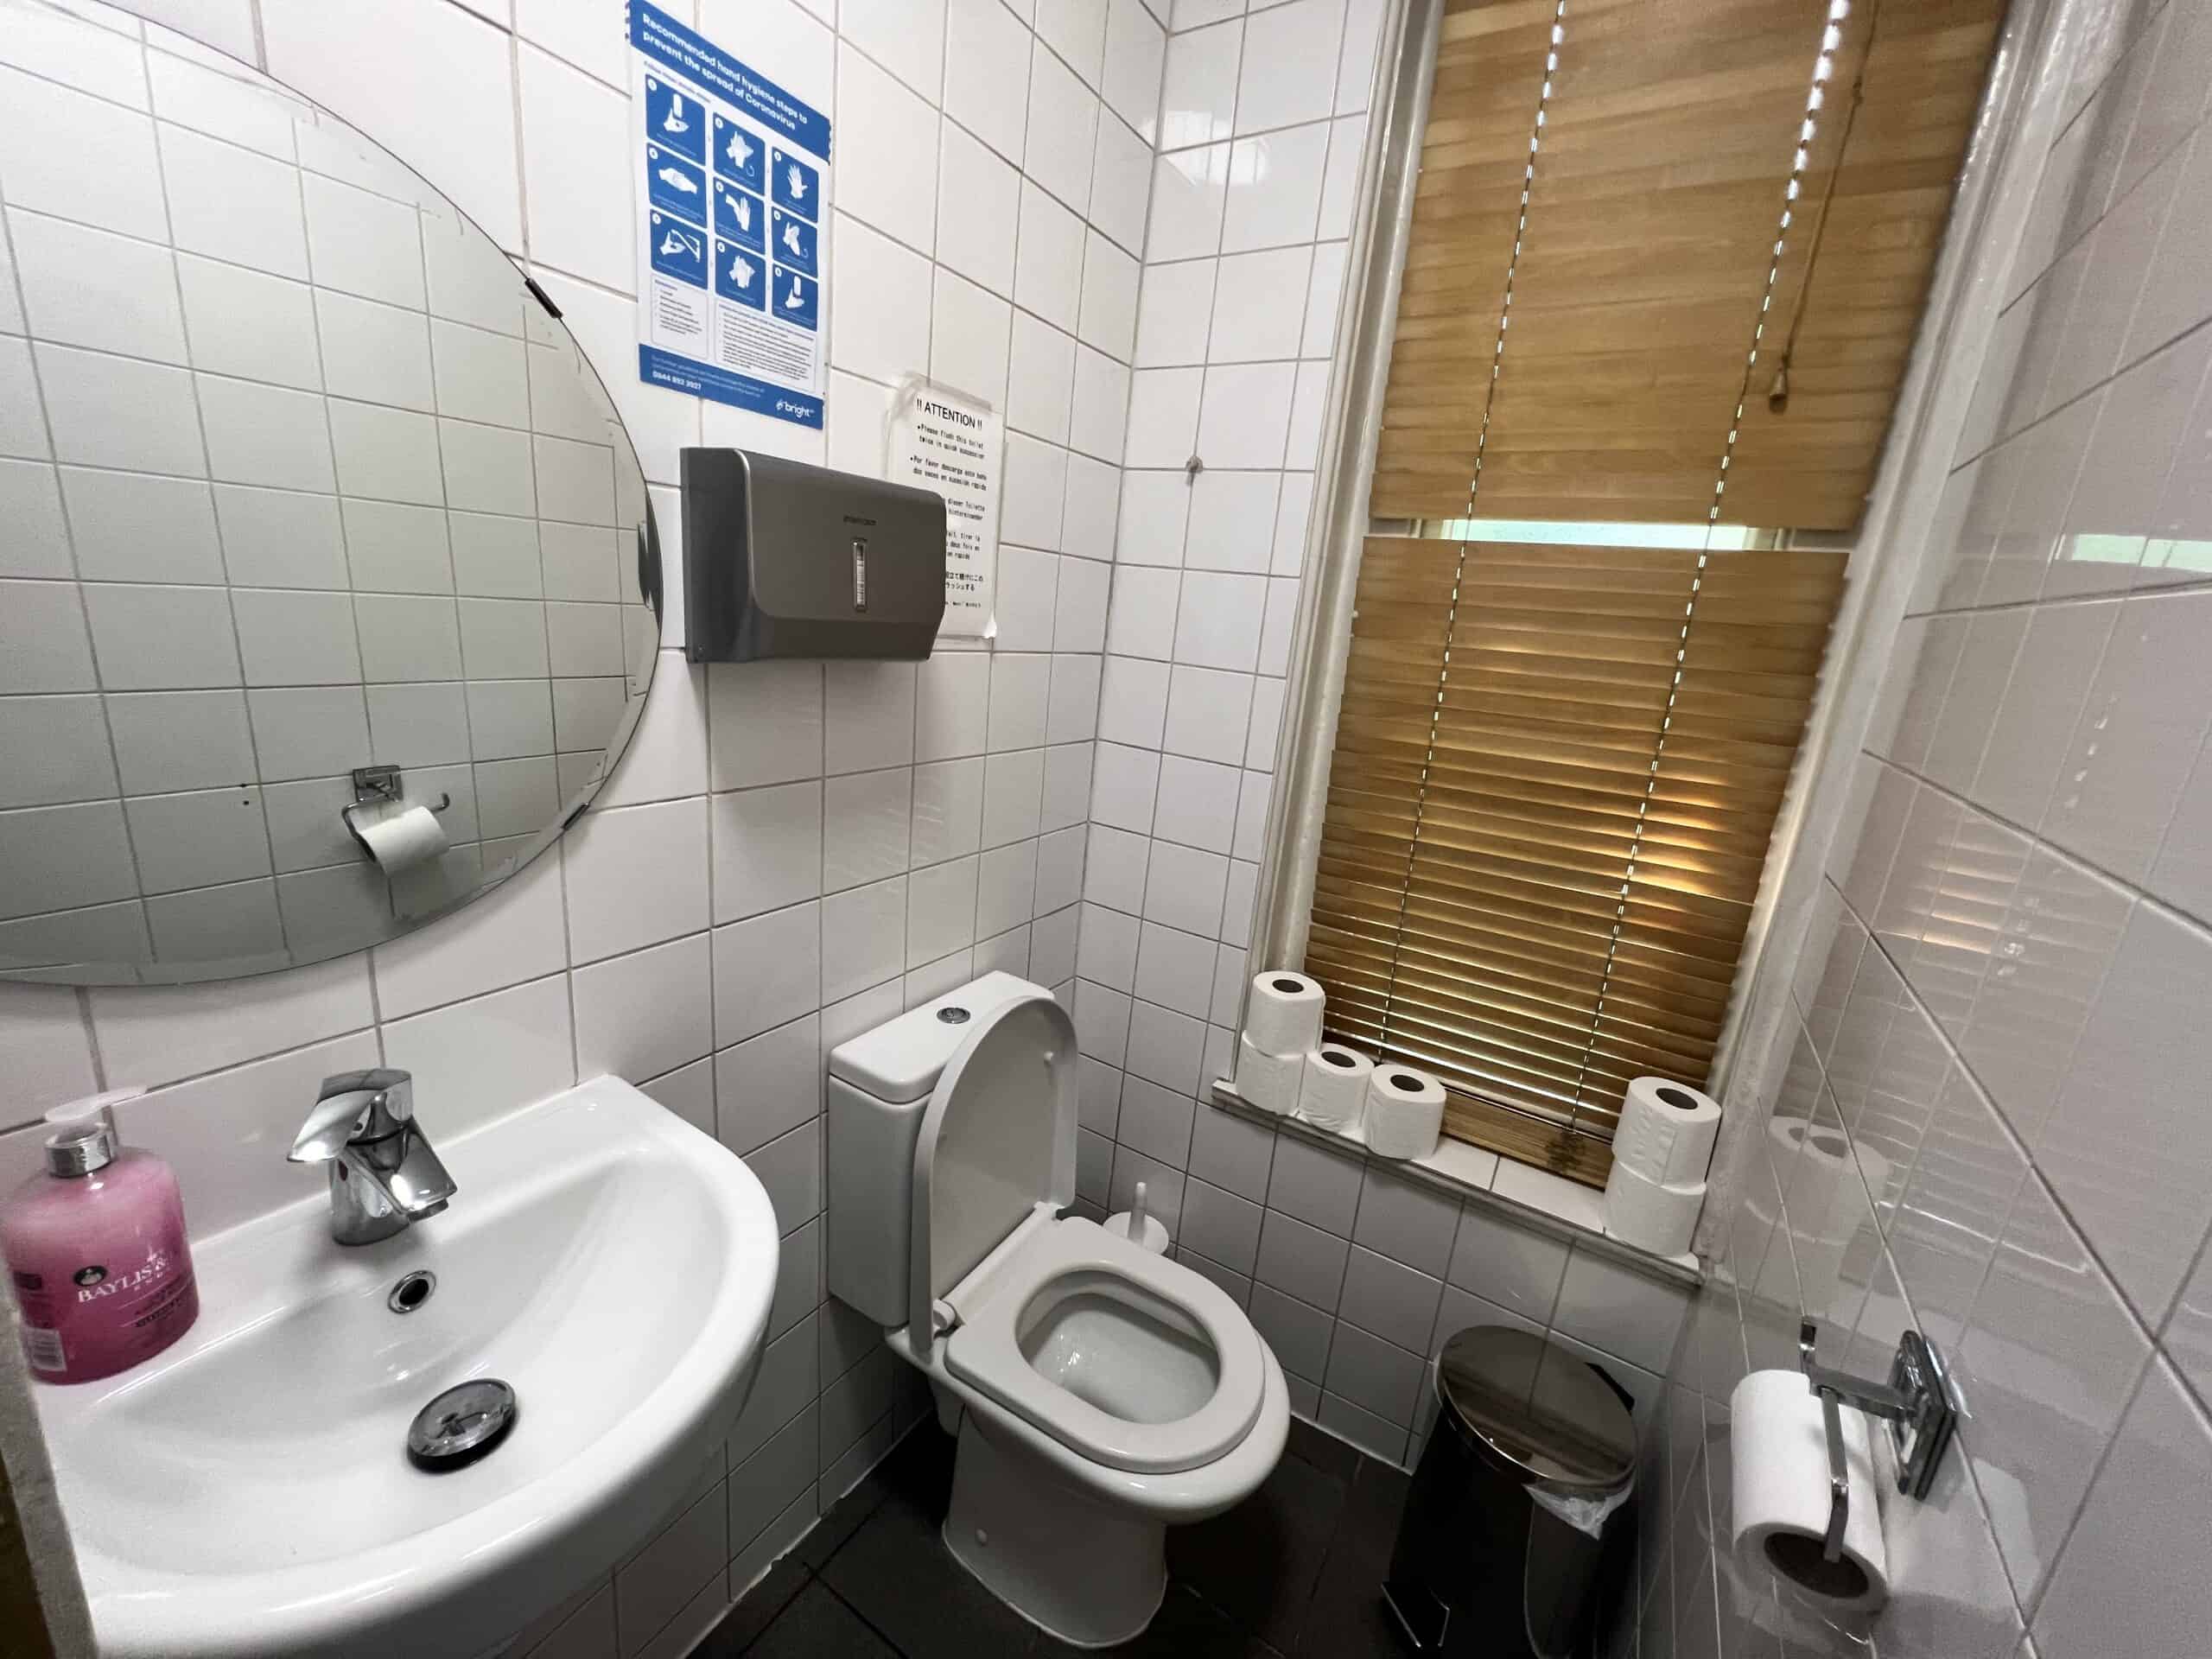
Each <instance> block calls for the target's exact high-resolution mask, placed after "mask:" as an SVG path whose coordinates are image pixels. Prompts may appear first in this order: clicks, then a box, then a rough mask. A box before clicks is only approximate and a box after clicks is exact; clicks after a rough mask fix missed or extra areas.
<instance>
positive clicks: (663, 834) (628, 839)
mask: <svg viewBox="0 0 2212 1659" xmlns="http://www.w3.org/2000/svg"><path fill="white" fill-rule="evenodd" d="M707 866H708V858H707V803H706V802H705V801H704V800H703V799H701V798H693V799H690V800H683V801H666V802H663V803H660V804H656V805H650V806H626V807H618V808H615V809H613V810H610V811H606V812H596V811H594V812H588V813H586V814H585V815H584V817H582V819H580V820H578V822H577V823H576V824H575V827H574V828H572V829H570V830H569V833H568V835H567V836H565V837H564V838H563V842H562V874H563V880H564V882H565V884H566V887H567V891H568V903H569V957H570V960H572V961H575V962H578V963H584V962H594V961H596V960H598V959H599V958H600V957H610V956H613V955H616V954H617V953H619V952H620V951H624V950H636V949H638V948H639V947H640V946H642V945H647V944H658V942H659V941H661V940H663V939H670V938H676V937H677V935H679V934H682V933H688V932H691V931H696V928H697V927H698V925H699V918H701V917H702V916H704V915H705V914H706V909H707Z"/></svg>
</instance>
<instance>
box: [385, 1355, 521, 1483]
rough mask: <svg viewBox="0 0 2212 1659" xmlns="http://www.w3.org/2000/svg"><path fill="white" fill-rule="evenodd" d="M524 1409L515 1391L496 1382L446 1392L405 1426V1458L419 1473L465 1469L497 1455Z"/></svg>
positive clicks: (485, 1379) (482, 1379)
mask: <svg viewBox="0 0 2212 1659" xmlns="http://www.w3.org/2000/svg"><path fill="white" fill-rule="evenodd" d="M520 1409H521V1407H520V1405H519V1404H518V1402H517V1401H516V1399H515V1391H514V1390H513V1389H511V1388H509V1387H508V1386H507V1385H506V1384H505V1383H502V1382H500V1381H499V1379H498V1378H497V1377H493V1376H482V1377H478V1378H477V1379H476V1380H475V1381H474V1382H472V1383H462V1384H461V1385H460V1386H459V1387H458V1388H452V1389H447V1390H446V1391H445V1392H444V1393H443V1394H442V1395H438V1396H437V1397H436V1398H435V1400H433V1401H431V1402H430V1403H429V1405H427V1406H425V1407H423V1409H422V1410H420V1411H418V1412H416V1414H415V1421H413V1422H411V1423H410V1424H409V1425H408V1426H407V1455H408V1458H409V1459H410V1460H411V1461H412V1462H413V1463H414V1465H415V1466H416V1468H418V1469H427V1470H429V1471H433V1472H436V1473H443V1472H445V1471H448V1470H450V1469H463V1468H466V1467H467V1465H470V1464H472V1463H474V1462H475V1461H476V1460H477V1459H479V1458H481V1457H484V1456H486V1455H487V1454H488V1453H490V1452H493V1451H494V1450H496V1449H497V1448H498V1446H499V1442H500V1441H502V1440H505V1439H506V1437H507V1431H508V1430H509V1429H511V1428H512V1427H514V1426H515V1414H516V1413H517V1412H518V1411H519V1410H520Z"/></svg>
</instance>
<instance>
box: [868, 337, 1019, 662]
mask: <svg viewBox="0 0 2212 1659" xmlns="http://www.w3.org/2000/svg"><path fill="white" fill-rule="evenodd" d="M885 449H886V453H885V455H884V460H885V462H886V466H885V468H884V475H885V476H886V477H887V478H888V479H889V480H891V481H892V482H893V483H894V484H912V485H913V486H915V487H916V488H917V489H924V490H934V491H936V492H937V493H938V494H939V495H941V496H943V497H944V620H943V621H942V622H940V623H938V630H937V637H938V639H990V638H991V637H992V636H993V635H995V633H996V632H998V618H997V606H998V586H999V477H1000V470H1001V465H1002V462H1003V459H1004V455H1005V440H1004V439H1003V437H1002V436H1001V434H1000V431H999V417H998V412H997V411H996V410H994V409H993V408H992V407H991V406H990V405H989V404H986V403H982V402H981V401H979V400H978V399H976V398H973V397H966V396H964V395H963V394H962V393H960V392H957V391H953V390H952V389H951V388H950V387H949V386H942V385H938V384H937V383H936V382H935V381H933V380H928V379H925V378H922V377H921V376H919V375H908V376H907V377H906V380H905V381H904V382H902V383H901V384H900V385H899V391H898V394H897V396H896V397H893V399H892V403H891V420H890V424H889V429H888V433H887V438H886V443H885Z"/></svg>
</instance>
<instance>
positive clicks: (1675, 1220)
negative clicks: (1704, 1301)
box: [1605, 1077, 1720, 1255]
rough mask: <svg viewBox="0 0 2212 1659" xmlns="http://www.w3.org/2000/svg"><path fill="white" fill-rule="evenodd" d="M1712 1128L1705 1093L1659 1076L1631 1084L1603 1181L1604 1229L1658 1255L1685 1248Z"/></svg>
mask: <svg viewBox="0 0 2212 1659" xmlns="http://www.w3.org/2000/svg"><path fill="white" fill-rule="evenodd" d="M1719 1133H1720V1108H1719V1105H1718V1104H1717V1103H1715V1102H1714V1101H1713V1098H1712V1097H1711V1096H1708V1095H1705V1094H1701V1093H1700V1092H1699V1091H1698V1090H1695V1089H1692V1088H1690V1087H1689V1086H1688V1085H1687V1084H1680V1083H1675V1082H1671V1081H1669V1079H1668V1078H1665V1077H1638V1078H1637V1079H1636V1080H1635V1081H1634V1082H1633V1083H1631V1084H1629V1086H1628V1095H1627V1097H1626V1098H1625V1099H1624V1101H1623V1102H1622V1103H1621V1120H1620V1123H1619V1126H1618V1128H1615V1129H1614V1131H1613V1170H1612V1173H1611V1175H1609V1176H1607V1177H1606V1179H1605V1230H1606V1232H1608V1233H1609V1234H1611V1236H1613V1237H1615V1238H1618V1239H1619V1240H1620V1241H1621V1242H1622V1243H1624V1244H1633V1245H1635V1246H1637V1248H1638V1249H1646V1250H1652V1251H1656V1253H1657V1254H1659V1255H1681V1253H1682V1252H1683V1251H1684V1250H1687V1249H1689V1247H1690V1236H1691V1234H1692V1233H1694V1231H1695V1230H1696V1229H1697V1217H1698V1211H1700V1210H1701V1209H1703V1208H1704V1207H1705V1175H1706V1166H1707V1165H1708V1164H1710V1163H1711V1162H1712V1161H1713V1139H1714V1137H1715V1136H1716V1135H1719Z"/></svg>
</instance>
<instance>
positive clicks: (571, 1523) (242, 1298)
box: [38, 1077, 777, 1659]
mask: <svg viewBox="0 0 2212 1659" xmlns="http://www.w3.org/2000/svg"><path fill="white" fill-rule="evenodd" d="M423 1083H424V1085H425V1086H424V1087H423V1090H422V1094H421V1096H419V1098H420V1101H421V1106H420V1109H421V1111H422V1116H423V1127H424V1128H425V1130H426V1131H427V1132H428V1133H429V1135H431V1136H432V1137H433V1138H434V1139H435V1137H436V1135H437V1123H436V1092H435V1090H436V1081H435V1078H429V1079H424V1080H423ZM437 1149H438V1152H439V1154H440V1155H441V1156H442V1158H443V1159H444V1160H445V1163H446V1166H447V1167H448V1169H449V1170H451V1171H452V1173H453V1176H454V1180H455V1181H456V1182H457V1183H458V1184H459V1191H458V1192H456V1193H455V1195H454V1200H453V1204H452V1206H451V1207H450V1208H449V1209H448V1210H447V1211H445V1213H444V1214H442V1215H439V1216H435V1217H430V1218H429V1219H428V1220H425V1221H423V1222H420V1223H417V1224H416V1225H415V1226H413V1227H411V1228H410V1229H408V1230H406V1231H405V1232H404V1233H401V1234H399V1235H398V1236H397V1237H394V1238H390V1239H387V1240H385V1241H384V1242H383V1243H377V1244H368V1245H362V1246H357V1247H350V1248H349V1247H343V1246H340V1245H338V1244H335V1243H332V1242H331V1239H330V1237H329V1235H328V1230H327V1211H328V1203H327V1199H325V1198H316V1199H315V1200H314V1201H313V1202H312V1203H307V1204H300V1205H292V1206H291V1207H289V1208H288V1209H286V1210H283V1211H279V1212H278V1213H277V1214H275V1215H272V1216H269V1217H264V1218H263V1219H261V1220H259V1221H256V1222H251V1223H249V1224H246V1225H245V1226H242V1227H238V1228H234V1229H232V1230H230V1231H228V1232H226V1233H221V1234H218V1235H216V1236H214V1237H213V1238H212V1239H209V1240H207V1241H205V1242H202V1243H195V1245H194V1259H195V1262H196V1263H197V1266H198V1268H199V1274H200V1306H201V1308H202V1312H201V1314H200V1322H199V1324H198V1325H196V1326H195V1327H194V1329H193V1331H192V1332H191V1333H190V1334H189V1335H188V1336H187V1337H186V1338H185V1339H184V1340H183V1341H182V1342H181V1343H179V1344H177V1345H176V1346H175V1348H173V1349H171V1350H170V1351H168V1353H166V1354H163V1355H162V1356H161V1357H160V1358H158V1359H156V1360H154V1361H151V1362H149V1363H148V1364H146V1365H144V1366H142V1367H140V1368H139V1369H138V1370H134V1371H130V1372H126V1373H125V1374H124V1375H123V1376H119V1377H115V1378H111V1379H110V1380H108V1381H106V1382H104V1383H87V1384H84V1385H81V1386H79V1387H73V1388H46V1389H39V1390H38V1395H39V1407H40V1415H41V1419H42V1421H44V1424H45V1427H46V1433H47V1437H48V1440H49V1442H50V1443H51V1446H52V1449H53V1453H54V1464H55V1466H56V1469H57V1471H58V1473H59V1476H60V1485H61V1497H62V1503H63V1507H64V1509H65V1510H66V1511H67V1516H68V1521H69V1527H70V1533H71V1536H72V1538H73V1541H74V1543H75V1546H76V1550H77V1555H78V1561H79V1567H80V1568H81V1569H82V1571H83V1573H84V1578H85V1587H86V1592H87V1593H88V1594H89V1596H90V1598H91V1600H92V1622H93V1625H94V1629H95V1632H96V1634H97V1636H98V1637H99V1646H100V1652H101V1654H102V1656H103V1659H155V1656H159V1659H200V1656H206V1659H215V1656H222V1659H247V1656H277V1655H283V1656H286V1659H292V1656H306V1655H317V1656H349V1659H350V1656H356V1655H359V1656H367V1655H372V1654H373V1655H378V1656H388V1655H391V1654H394V1653H401V1654H405V1655H407V1656H409V1659H472V1656H476V1655H480V1654H485V1653H488V1652H493V1651H496V1650H497V1649H499V1647H500V1646H501V1644H502V1643H504V1642H505V1640H506V1639H507V1638H508V1637H512V1635H513V1634H514V1633H515V1632H516V1631H517V1630H518V1629H520V1628H521V1627H522V1626H523V1625H524V1624H527V1623H528V1622H529V1621H531V1619H534V1618H538V1617H540V1616H542V1615H543V1614H544V1613H546V1612H548V1611H551V1610H552V1609H553V1608H554V1607H555V1606H556V1605H558V1604H560V1603H562V1602H563V1601H566V1600H568V1599H569V1598H571V1597H572V1596H573V1595H574V1594H575V1592H577V1591H578V1590H580V1589H582V1588H583V1587H584V1586H586V1585H587V1584H588V1583H589V1582H590V1580H592V1579H593V1578H594V1577H596V1576H598V1575H600V1574H602V1573H605V1572H607V1569H608V1568H609V1567H613V1565H614V1564H615V1562H616V1561H617V1560H620V1558H621V1557H623V1556H625V1555H626V1554H628V1553H629V1552H630V1551H631V1550H632V1549H634V1548H636V1547H637V1546H638V1545H639V1544H640V1543H642V1542H644V1541H645V1539H646V1538H647V1537H648V1536H650V1535H651V1534H652V1531H653V1529H655V1528H657V1527H658V1525H659V1524H660V1523H661V1522H663V1521H664V1520H665V1519H666V1518H667V1517H668V1516H669V1513H670V1511H671V1510H672V1508H673V1507H674V1505H675V1504H676V1503H677V1500H678V1499H679V1498H680V1497H682V1496H683V1494H684V1492H685V1491H686V1490H687V1489H688V1488H689V1487H690V1485H691V1484H692V1483H693V1482H694V1480H695V1478H696V1476H697V1474H698V1472H699V1469H700V1466H701V1465H702V1463H703V1462H704V1461H705V1460H707V1459H709V1458H712V1457H714V1456H715V1455H716V1452H715V1446H716V1445H717V1443H718V1442H719V1441H720V1440H721V1439H722V1438H723V1436H724V1435H726V1434H727V1433H728V1431H729V1427H730V1425H731V1422H732V1421H733V1420H734V1418H735V1416H736V1414H737V1413H738V1410H739V1408H741V1406H742V1405H743V1403H744V1399H745V1395H746V1394H747V1391H748V1390H749V1389H750V1388H751V1386H752V1380H753V1370H754V1368H755V1363H756V1361H757V1360H758V1358H759V1357H760V1345H761V1338H762V1335H763V1333H764V1332H765V1331H766V1326H767V1321H768V1306H769V1301H770V1300H771V1297H772V1294H773V1292H774V1289H775V1283H776V1250H777V1245H776V1223H775V1217H774V1214H773V1212H772V1210H771V1209H770V1207H769V1204H768V1196H767V1194H766V1192H763V1191H762V1189H761V1186H760V1182H759V1181H758V1180H756V1179H754V1178H753V1172H752V1171H751V1170H750V1169H748V1168H747V1167H746V1166H745V1164H744V1163H743V1162H742V1161H741V1160H739V1159H737V1158H735V1157H734V1156H733V1155H732V1154H730V1153H728V1151H726V1150H725V1149H724V1148H723V1147H721V1146H719V1145H717V1144H716V1143H715V1141H712V1140H711V1139H709V1137H707V1136H705V1135H701V1134H700V1133H699V1132H698V1131H697V1130H696V1129H694V1128H691V1127H690V1126H689V1125H688V1124H686V1123H684V1122H682V1121H681V1120H680V1119H678V1118H677V1117H676V1116H673V1115H672V1114H671V1113H669V1112H668V1111H666V1110H665V1109H663V1108H662V1107H660V1106H659V1105H658V1104H656V1103H654V1102H652V1100H649V1099H647V1098H646V1097H645V1096H644V1095H641V1094H639V1092H638V1091H637V1090H635V1089H633V1088H632V1087H631V1086H630V1085H629V1084H625V1083H620V1082H618V1081H616V1080H614V1079H613V1078H607V1077H601V1078H598V1079H596V1080H594V1081H593V1082H591V1083H588V1084H584V1085H582V1087H581V1088H578V1089H575V1090H570V1091H569V1092H568V1093H566V1094H563V1095H559V1096H555V1097H554V1098H553V1099H551V1100H549V1101H546V1102H544V1103H542V1104H540V1105H537V1106H533V1107H531V1108H528V1109H524V1110H523V1111H521V1112H518V1113H517V1114H516V1115H515V1116H512V1117H508V1118H504V1119H502V1120H500V1121H499V1122H494V1123H492V1124H488V1125H486V1127H484V1128H480V1129H479V1130H477V1131H475V1132H474V1133H473V1134H471V1135H465V1136H462V1137H461V1138H460V1139H457V1140H454V1141H437ZM423 1268H427V1269H429V1271H430V1272H432V1273H435V1274H436V1275H437V1287H436V1290H435V1293H434V1294H432V1295H431V1296H430V1297H429V1300H426V1301H424V1302H423V1303H422V1305H421V1306H418V1307H417V1308H416V1310H415V1311H414V1312H412V1313H406V1314H400V1313H394V1312H393V1311H392V1310H391V1308H390V1307H389V1306H386V1299H387V1297H388V1296H389V1294H390V1293H391V1290H392V1287H394V1285H395V1283H396V1282H397V1281H398V1280H399V1279H400V1278H401V1277H402V1276H403V1275H404V1274H409V1273H411V1272H414V1271H416V1270H418V1269H423ZM481 1376H494V1377H499V1378H500V1379H502V1380H504V1381H505V1382H507V1383H511V1384H512V1385H513V1387H514V1389H515V1391H516V1394H517V1395H518V1397H519V1401H520V1414H519V1416H518V1419H517V1421H516V1423H515V1426H514V1428H513V1430H512V1433H509V1434H508V1435H507V1437H506V1439H505V1441H504V1442H503V1443H502V1444H500V1445H499V1446H498V1447H497V1448H496V1449H495V1450H494V1451H493V1452H491V1453H490V1454H489V1455H488V1456H486V1457H485V1458H483V1459H481V1460H480V1461H479V1462H477V1463H474V1464H473V1465H469V1466H468V1467H467V1468H464V1469H459V1470H454V1471H448V1472H443V1473H436V1474H432V1473H426V1472H424V1471H421V1470H419V1469H417V1468H416V1467H415V1466H414V1465H413V1464H411V1463H410V1461H409V1459H408V1456H407V1452H406V1434H407V1427H408V1424H409V1422H410V1421H411V1420H412V1419H413V1417H414V1416H415V1414H416V1412H417V1411H418V1410H420V1409H421V1408H422V1407H423V1405H425V1404H426V1403H428V1402H429V1399H430V1398H431V1396H432V1395H435V1394H437V1393H439V1392H441V1391H442V1390H443V1389H448V1388H449V1387H451V1386H453V1385H454V1384H455V1383H461V1382H464V1381H467V1380H468V1379H470V1378H473V1377H481Z"/></svg>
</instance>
